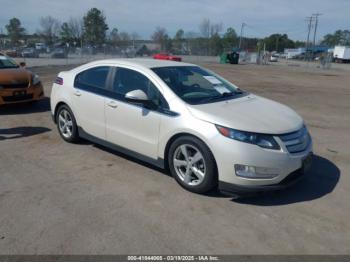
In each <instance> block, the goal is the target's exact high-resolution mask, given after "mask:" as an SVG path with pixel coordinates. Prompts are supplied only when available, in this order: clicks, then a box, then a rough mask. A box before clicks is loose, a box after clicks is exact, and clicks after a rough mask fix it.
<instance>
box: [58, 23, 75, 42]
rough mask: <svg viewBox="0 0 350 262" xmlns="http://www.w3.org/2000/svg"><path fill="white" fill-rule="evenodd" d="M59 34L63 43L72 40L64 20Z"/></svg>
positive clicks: (69, 29) (70, 32)
mask: <svg viewBox="0 0 350 262" xmlns="http://www.w3.org/2000/svg"><path fill="white" fill-rule="evenodd" d="M60 36H61V39H62V41H63V42H65V43H72V42H73V41H74V37H73V34H72V31H71V28H70V27H69V25H68V23H66V22H65V23H63V24H62V26H61V32H60Z"/></svg>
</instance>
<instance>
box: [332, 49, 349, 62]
mask: <svg viewBox="0 0 350 262" xmlns="http://www.w3.org/2000/svg"><path fill="white" fill-rule="evenodd" d="M333 58H334V61H335V62H336V63H349V62H350V47H346V46H335V47H334V51H333Z"/></svg>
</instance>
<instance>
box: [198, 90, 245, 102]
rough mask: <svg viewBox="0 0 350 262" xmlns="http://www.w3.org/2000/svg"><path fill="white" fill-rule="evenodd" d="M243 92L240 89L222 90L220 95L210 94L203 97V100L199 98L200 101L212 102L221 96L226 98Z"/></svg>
mask: <svg viewBox="0 0 350 262" xmlns="http://www.w3.org/2000/svg"><path fill="white" fill-rule="evenodd" d="M240 94H243V91H242V90H240V89H237V90H235V91H234V92H224V93H222V94H220V95H216V96H211V97H208V98H205V99H203V100H201V101H200V102H201V103H208V102H212V101H215V100H218V99H221V98H226V97H232V96H236V95H240Z"/></svg>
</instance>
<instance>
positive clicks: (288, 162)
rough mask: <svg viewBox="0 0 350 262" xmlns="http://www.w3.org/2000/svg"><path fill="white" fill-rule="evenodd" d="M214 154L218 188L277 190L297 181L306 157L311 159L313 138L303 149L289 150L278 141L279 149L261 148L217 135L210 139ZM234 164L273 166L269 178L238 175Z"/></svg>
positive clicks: (237, 190)
mask: <svg viewBox="0 0 350 262" xmlns="http://www.w3.org/2000/svg"><path fill="white" fill-rule="evenodd" d="M211 142H212V143H211V146H210V148H211V150H212V153H213V155H214V157H215V160H216V163H217V168H218V178H219V189H220V190H222V191H226V192H255V191H270V190H279V189H283V188H286V187H288V186H291V185H293V184H294V183H296V182H297V181H298V180H299V179H300V178H301V177H302V176H303V175H304V173H305V169H304V168H303V163H304V160H305V159H307V158H308V159H312V140H311V138H310V141H309V144H308V146H307V147H306V148H305V150H304V151H302V152H298V153H289V152H288V150H287V148H286V147H285V146H283V145H282V144H280V143H282V142H281V141H278V143H279V144H280V146H281V150H269V149H264V148H261V147H259V146H256V145H252V144H247V143H243V142H239V141H236V140H233V139H228V138H226V137H224V136H221V135H217V136H215V137H213V138H212V139H211ZM235 164H239V165H246V166H253V167H261V168H266V169H273V170H275V173H274V174H275V176H274V177H272V178H248V177H241V176H237V175H236V173H235Z"/></svg>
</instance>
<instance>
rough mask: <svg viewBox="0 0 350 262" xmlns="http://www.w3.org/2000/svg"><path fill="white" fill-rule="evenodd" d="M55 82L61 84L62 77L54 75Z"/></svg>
mask: <svg viewBox="0 0 350 262" xmlns="http://www.w3.org/2000/svg"><path fill="white" fill-rule="evenodd" d="M55 84H58V85H63V78H62V77H59V76H58V77H56V80H55Z"/></svg>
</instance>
